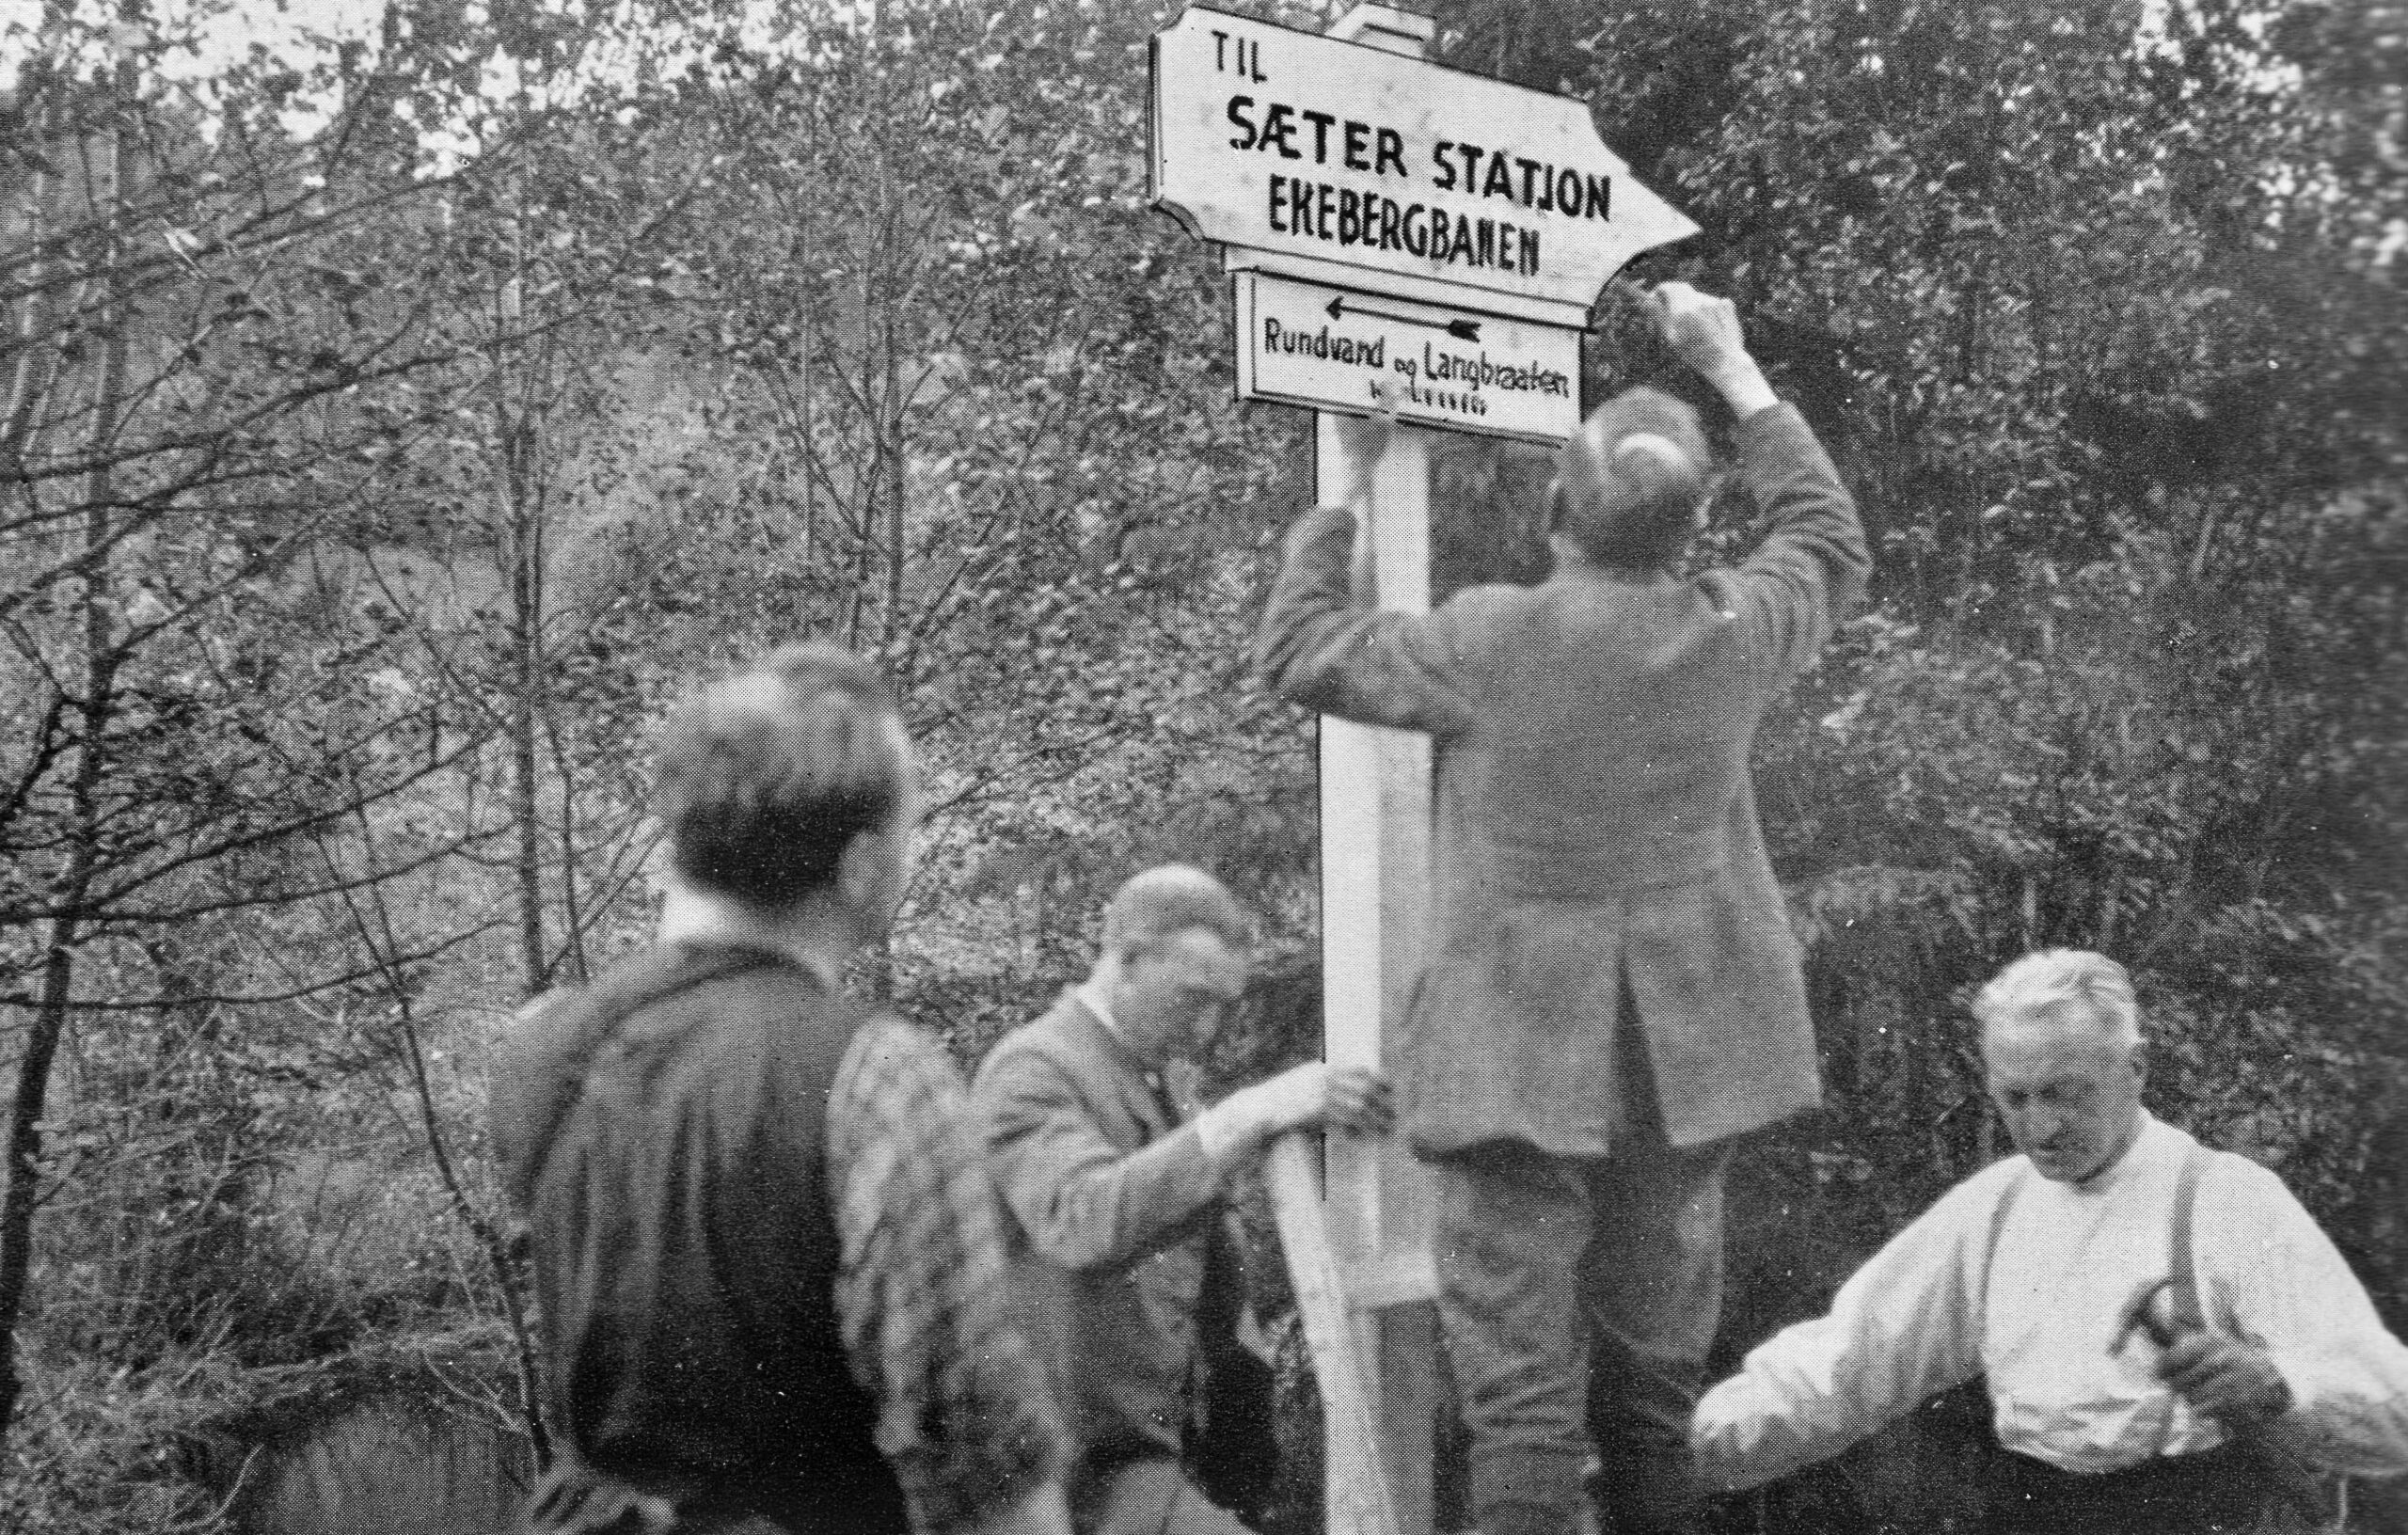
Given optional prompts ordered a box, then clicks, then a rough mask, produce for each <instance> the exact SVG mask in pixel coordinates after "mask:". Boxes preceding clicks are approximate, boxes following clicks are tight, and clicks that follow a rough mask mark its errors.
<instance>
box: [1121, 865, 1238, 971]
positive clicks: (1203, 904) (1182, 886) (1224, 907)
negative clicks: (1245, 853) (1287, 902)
mask: <svg viewBox="0 0 2408 1535" xmlns="http://www.w3.org/2000/svg"><path fill="white" fill-rule="evenodd" d="M1191 927H1201V928H1204V929H1206V930H1207V931H1209V932H1212V933H1213V934H1216V935H1218V937H1219V938H1220V940H1221V942H1224V943H1227V944H1228V946H1229V947H1230V948H1232V949H1243V948H1244V947H1245V946H1246V945H1247V944H1249V943H1251V942H1253V941H1254V933H1253V926H1252V924H1251V923H1249V922H1248V921H1247V919H1246V911H1245V907H1244V905H1243V904H1241V903H1240V902H1239V900H1238V898H1237V897H1236V896H1235V895H1232V894H1229V887H1228V886H1227V885H1225V884H1223V883H1221V881H1219V880H1218V879H1215V878H1212V876H1211V875H1209V874H1206V873H1205V872H1204V871H1203V870H1202V869H1199V868H1196V867H1195V866H1193V865H1192V864H1187V863H1165V864H1163V865H1162V866H1160V867H1159V868H1151V869H1148V870H1146V871H1145V872H1144V873H1143V874H1139V875H1134V876H1133V877H1131V878H1130V879H1129V880H1128V881H1127V882H1125V883H1124V884H1122V885H1121V887H1120V888H1119V889H1118V890H1117V891H1115V892H1113V894H1112V899H1111V900H1109V901H1107V902H1105V903H1104V908H1103V946H1104V948H1105V950H1106V951H1107V952H1109V953H1113V954H1134V953H1143V952H1145V951H1146V950H1148V949H1149V948H1151V947H1152V946H1153V945H1155V944H1156V943H1159V942H1162V941H1164V939H1167V938H1170V937H1173V936H1174V935H1176V934H1179V933H1183V932H1185V931H1187V930H1188V929H1189V928H1191Z"/></svg>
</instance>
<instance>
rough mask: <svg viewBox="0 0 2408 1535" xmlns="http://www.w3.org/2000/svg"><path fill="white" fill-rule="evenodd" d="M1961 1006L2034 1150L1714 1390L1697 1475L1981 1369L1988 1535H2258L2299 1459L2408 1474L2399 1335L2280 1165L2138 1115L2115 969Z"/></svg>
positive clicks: (2013, 983) (1747, 1461) (1842, 1438)
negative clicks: (1995, 1450)
mask: <svg viewBox="0 0 2408 1535" xmlns="http://www.w3.org/2000/svg"><path fill="white" fill-rule="evenodd" d="M1973 1012H1974V1016H1975V1018H1976V1019H1978V1020H1979V1021H1980V1022H1981V1024H1982V1027H1983V1035H1982V1052H1983V1060H1984V1064H1985V1066H1986V1067H1987V1068H1988V1088H1989V1093H1990V1097H1991V1099H1992V1100H1993V1101H1994V1102H1995V1103H1996V1104H1997V1105H1998V1108H1999V1112H2000V1114H2001V1116H2003V1117H2004V1119H2005V1121H2006V1126H2007V1130H2008V1132H2009V1133H2010V1134H2011V1135H2012V1136H2013V1138H2014V1141H2015V1145H2016V1147H2017V1149H2018V1150H2019V1151H2020V1153H2021V1154H2020V1155H2019V1156H2014V1157H2009V1158H2007V1159H2005V1160H2004V1161H2002V1162H1999V1163H1993V1164H1992V1165H1990V1166H1989V1167H1987V1168H1985V1169H1983V1170H1982V1171H1981V1172H1979V1173H1976V1174H1975V1175H1973V1176H1972V1178H1970V1179H1966V1180H1965V1181H1964V1182H1962V1183H1960V1184H1958V1185H1957V1187H1956V1188H1954V1189H1952V1190H1950V1191H1949V1192H1948V1193H1947V1194H1946V1195H1943V1196H1941V1200H1940V1202H1939V1203H1938V1204H1936V1205H1934V1206H1933V1207H1932V1208H1931V1209H1930V1210H1929V1211H1926V1212H1925V1214H1924V1215H1923V1216H1922V1217H1920V1218H1919V1219H1917V1220H1916V1221H1915V1222H1914V1223H1913V1224H1912V1225H1910V1226H1908V1227H1907V1228H1906V1229H1905V1230H1904V1231H1902V1232H1900V1233H1899V1234H1898V1235H1897V1236H1896V1237H1895V1238H1893V1239H1892V1241H1891V1242H1890V1243H1889V1244H1888V1245H1887V1246H1885V1247H1883V1248H1882V1249H1881V1251H1880V1252H1878V1253H1877V1254H1875V1255H1874V1257H1873V1258H1872V1260H1871V1261H1870V1262H1868V1263H1866V1264H1865V1265H1864V1267H1863V1268H1862V1269H1861V1270H1859V1271H1858V1272H1857V1273H1856V1274H1855V1275H1854V1276H1853V1277H1851V1278H1850V1279H1849V1280H1848V1281H1847V1283H1846V1285H1844V1286H1842V1287H1841V1289H1840V1292H1839V1294H1838V1296H1837V1298H1836V1299H1835V1300H1834V1301H1833V1303H1832V1306H1831V1310H1830V1314H1829V1315H1828V1316H1824V1317H1821V1318H1818V1319H1816V1320H1815V1321H1807V1322H1801V1323H1799V1324H1798V1325H1797V1326H1794V1327H1791V1328H1788V1329H1786V1330H1785V1331H1783V1332H1782V1333H1781V1334H1780V1335H1778V1336H1777V1337H1773V1338H1772V1339H1771V1340H1770V1341H1769V1342H1766V1343H1765V1344H1763V1345H1762V1346H1761V1347H1759V1348H1757V1349H1756V1350H1755V1351H1754V1352H1752V1353H1750V1354H1749V1355H1748V1358H1747V1361H1746V1363H1745V1365H1744V1366H1743V1367H1742V1369H1741V1370H1740V1372H1739V1373H1738V1374H1736V1375H1735V1376H1733V1377H1732V1378H1731V1379H1729V1380H1727V1381H1724V1382H1723V1383H1721V1384H1720V1385H1717V1386H1716V1387H1715V1388H1714V1389H1713V1390H1712V1391H1710V1392H1708V1393H1707V1394H1706V1397H1705V1399H1704V1400H1703V1402H1701V1403H1700V1404H1699V1407H1698V1411H1697V1416H1696V1418H1695V1422H1694V1426H1693V1429H1692V1439H1693V1445H1694V1448H1695V1450H1696V1453H1697V1457H1698V1467H1699V1473H1700V1475H1701V1476H1702V1477H1703V1478H1704V1479H1705V1480H1707V1481H1708V1482H1709V1484H1712V1485H1718V1486H1721V1487H1725V1488H1739V1487H1748V1486H1752V1485H1754V1484H1756V1483H1758V1482H1762V1481H1766V1480H1771V1479H1772V1478H1774V1477H1778V1476H1781V1475H1782V1474H1784V1473H1786V1472H1789V1471H1792V1470H1795V1469H1797V1468H1798V1467H1799V1466H1802V1465H1806V1464H1811V1463H1813V1462H1814V1461H1819V1460H1822V1459H1824V1458H1826V1457H1828V1456H1830V1455H1833V1454H1836V1453H1838V1452H1839V1451H1840V1450H1842V1449H1845V1448H1846V1447H1847V1446H1849V1445H1850V1444H1853V1443H1854V1442H1855V1441H1857V1440H1858V1439H1861V1438H1862V1437H1863V1436H1865V1435H1866V1434H1869V1433H1871V1432H1874V1431H1875V1430H1876V1429H1878V1428H1879V1427H1881V1426H1882V1425H1883V1424H1884V1423H1886V1422H1888V1421H1889V1420H1890V1419H1892V1418H1893V1417H1896V1416H1900V1415H1902V1414H1904V1413H1906V1412H1907V1411H1909V1409H1911V1408H1913V1407H1914V1406H1915V1405H1916V1404H1917V1403H1919V1402H1921V1401H1922V1400H1924V1399H1925V1398H1926V1397H1928V1396H1930V1395H1931V1394H1932V1393H1934V1392H1936V1391H1940V1390H1943V1389H1945V1388H1947V1387H1949V1386H1952V1385H1959V1384H1961V1383H1963V1382H1965V1381H1969V1380H1971V1379H1972V1378H1973V1377H1974V1376H1976V1375H1984V1376H1987V1377H1988V1388H1989V1392H1990V1397H1991V1400H1992V1401H1993V1403H1994V1406H1995V1416H1994V1419H1993V1427H1994V1429H1995V1430H1996V1432H1997V1435H1998V1441H1999V1444H2000V1446H2001V1448H2003V1449H2004V1452H2005V1453H2004V1454H2003V1455H2002V1456H2001V1457H1999V1460H1998V1463H1997V1467H1996V1472H1997V1474H1996V1477H1995V1478H1994V1482H1993V1487H1992V1493H1993V1496H1992V1506H1993V1510H1994V1518H1995V1520H1996V1524H1995V1528H1996V1529H1997V1530H1998V1531H1999V1532H2000V1535H2077V1532H2078V1535H2131V1532H2141V1531H2165V1532H2167V1535H2173V1532H2177V1531H2178V1532H2181V1535H2200V1532H2204V1531H2216V1530H2238V1529H2246V1528H2252V1527H2255V1523H2256V1520H2257V1517H2258V1515H2259V1514H2260V1512H2261V1511H2262V1510H2263V1509H2264V1507H2265V1506H2266V1504H2267V1503H2268V1502H2269V1501H2270V1500H2272V1499H2273V1498H2275V1497H2277V1496H2279V1495H2281V1494H2282V1492H2283V1490H2284V1485H2285V1480H2286V1479H2285V1477H2284V1476H2283V1475H2281V1474H2279V1473H2278V1469H2277V1468H2278V1467H2279V1466H2280V1465H2282V1464H2286V1463H2288V1464H2292V1465H2299V1464H2306V1465H2309V1466H2313V1467H2319V1468H2322V1469H2325V1470H2330V1471H2336V1472H2344V1473H2350V1474H2353V1475H2362V1476H2382V1475H2388V1474H2394V1473H2399V1472H2403V1471H2408V1345H2403V1344H2402V1343H2401V1342H2400V1339H2398V1338H2396V1337H2392V1336H2391V1334H2389V1333H2388V1332H2386V1331H2385V1330H2384V1327H2383V1324H2382V1322H2381V1321H2379V1320H2378V1319H2377V1318H2376V1315H2375V1311H2374V1306H2373V1305H2372V1303H2371V1302H2370V1301H2369V1300H2368V1297H2367V1293H2366V1290H2365V1289H2364V1288H2363V1287H2362V1286H2360V1285H2359V1283H2358V1281H2357V1279H2356V1277H2355V1276H2354V1275H2353V1274H2351V1272H2350V1270H2349V1268H2348V1267H2347V1265H2345V1264H2344V1263H2343V1261H2342V1259H2341V1256H2340V1254H2339V1253H2338V1252H2337V1251H2336V1250H2335V1248H2334V1246H2333V1243H2332V1242H2331V1241H2330V1240H2329V1239H2327V1238H2326V1237H2325V1235H2324V1233H2323V1231H2322V1230H2321V1229H2320V1228H2319V1227H2318V1226H2317V1225H2316V1223H2315V1221H2314V1220H2313V1219H2311V1218H2310V1217H2309V1216H2308V1214H2307V1212H2306V1211H2305V1210H2303V1209H2301V1208H2300V1205H2299V1202H2298V1201H2297V1200H2296V1199H2294V1198H2293V1197H2292V1196H2291V1194H2290V1191H2289V1190H2288V1189H2286V1188H2285V1187H2284V1186H2283V1183H2282V1180H2281V1179H2278V1178H2276V1177H2275V1176H2274V1175H2273V1173H2271V1172H2269V1171H2267V1170H2266V1169H2264V1168H2262V1167H2260V1166H2258V1165H2257V1163H2252V1162H2249V1161H2247V1160H2245V1159H2243V1158H2241V1157H2238V1156H2232V1155H2226V1154H2218V1153H2215V1152H2210V1151H2207V1150H2206V1149H2205V1148H2203V1147H2199V1145H2198V1143H2197V1142H2195V1141H2194V1140H2193V1139H2192V1138H2191V1137H2190V1136H2189V1135H2187V1134H2185V1133H2183V1132H2182V1131H2179V1130H2177V1129H2175V1128H2174V1127H2173V1126H2171V1125H2168V1124H2165V1123H2163V1122H2162V1121H2161V1120H2159V1119H2157V1118H2156V1117H2155V1116H2152V1115H2150V1114H2149V1113H2148V1111H2147V1110H2146V1109H2144V1108H2143V1107H2142V1106H2141V1098H2140V1095H2141V1085H2142V1083H2143V1081H2144V1077H2145V1063H2144V1048H2143V1045H2142V1041H2141V1035H2140V1021H2139V1016H2138V1013H2137V1011H2136V1009H2135V1007H2134V1005H2133V1000H2132V989H2131V981H2130V979H2129V978H2128V977H2127V976H2126V974H2125V973H2124V969H2123V967H2122V966H2121V965H2118V964H2116V963H2115V961H2114V960H2112V959H2108V958H2106V957H2102V956H2099V955H2096V954H2088V953H2083V952H2080V951H2075V950H2067V949H2054V950H2049V951H2047V952H2044V953H2040V954H2034V955H2027V956H2025V957H2023V958H2021V959H2019V960H2017V961H2016V962H2015V963H2014V964H2012V965H2009V966H2008V967H2007V968H2006V969H2005V970H2004V971H2002V972H2001V973H1999V974H1998V976H1997V977H1996V978H1995V979H1993V980H1992V981H1991V982H1990V983H1989V985H1988V987H1986V988H1985V989H1983V990H1982V992H1981V994H1980V996H1978V997H1977V998H1976V999H1975V1000H1974V1004H1973ZM2186 1185H2187V1186H2188V1190H2187V1193H2186ZM2186 1207H2187V1209H2188V1210H2189V1211H2191V1213H2190V1214H2188V1215H2183V1214H2181V1213H2180V1212H2181V1211H2184V1210H2185V1209H2186ZM2186 1302H2188V1303H2189V1304H2187V1305H2186V1304H2185V1303H2186Z"/></svg>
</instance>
